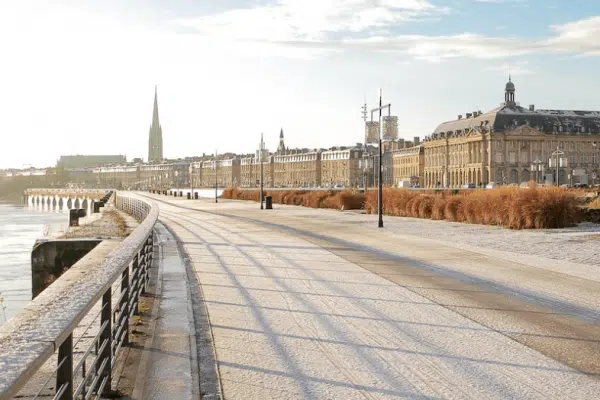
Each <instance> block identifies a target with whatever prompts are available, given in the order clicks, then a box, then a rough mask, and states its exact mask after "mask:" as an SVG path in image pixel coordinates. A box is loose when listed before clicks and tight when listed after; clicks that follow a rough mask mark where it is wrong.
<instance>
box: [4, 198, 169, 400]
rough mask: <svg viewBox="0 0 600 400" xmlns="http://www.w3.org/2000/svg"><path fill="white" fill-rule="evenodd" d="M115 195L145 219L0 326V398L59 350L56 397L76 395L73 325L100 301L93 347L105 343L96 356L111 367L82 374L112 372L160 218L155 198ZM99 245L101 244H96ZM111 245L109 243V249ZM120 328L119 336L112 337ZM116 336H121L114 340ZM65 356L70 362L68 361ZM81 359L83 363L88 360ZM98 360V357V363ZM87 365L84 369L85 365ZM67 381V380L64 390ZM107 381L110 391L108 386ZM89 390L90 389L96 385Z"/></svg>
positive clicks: (126, 209)
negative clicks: (94, 261)
mask: <svg viewBox="0 0 600 400" xmlns="http://www.w3.org/2000/svg"><path fill="white" fill-rule="evenodd" d="M114 196H115V197H116V198H115V204H116V207H117V208H118V209H120V210H122V211H124V212H126V213H128V214H130V215H132V216H134V217H136V218H137V219H138V220H140V221H141V222H140V225H139V226H138V227H137V228H136V229H135V230H134V231H133V232H132V233H131V234H130V235H129V236H128V237H126V238H125V239H124V240H123V241H122V242H121V243H120V244H119V245H118V246H117V247H116V248H114V249H112V251H110V253H108V255H107V256H106V257H105V258H104V260H103V261H102V262H100V264H99V265H94V266H93V268H90V265H89V262H88V263H87V265H85V262H83V263H82V261H85V259H86V258H87V257H84V259H82V260H80V262H78V263H76V264H75V265H74V266H72V267H71V268H70V269H69V270H68V271H66V272H65V273H64V274H63V275H61V277H60V278H59V279H57V280H56V281H55V282H54V283H53V284H52V285H50V286H49V287H48V288H47V289H46V290H44V291H43V292H42V293H41V294H40V295H39V296H37V297H36V298H35V299H34V300H32V301H31V302H30V303H29V304H28V305H27V306H26V307H25V310H24V311H22V312H21V313H19V314H18V315H16V316H15V317H14V318H12V319H11V320H10V321H9V322H8V323H7V324H5V325H3V326H2V327H0V371H2V373H0V399H10V398H12V397H13V396H15V395H17V394H18V392H19V390H20V389H22V388H23V387H24V386H25V385H26V383H27V382H28V380H29V379H30V378H32V377H33V376H34V374H35V373H36V371H38V369H39V368H40V367H41V366H42V365H43V364H44V363H45V362H46V361H47V360H49V359H50V357H52V356H53V355H54V354H55V353H56V352H57V351H58V359H59V360H60V363H59V365H58V367H57V369H56V371H55V373H56V387H55V390H56V391H57V396H56V398H63V399H72V398H73V392H74V382H73V330H74V329H75V328H77V326H78V325H79V324H80V322H81V321H82V320H83V318H84V317H85V316H86V315H87V314H88V313H89V312H90V310H91V309H92V308H93V307H94V306H95V305H96V304H97V303H99V302H100V301H102V310H101V315H102V317H101V320H100V326H105V324H107V325H108V329H105V328H102V331H101V332H100V334H99V335H98V336H97V338H96V341H95V343H92V344H91V345H90V347H91V346H94V345H95V346H97V347H101V349H102V350H101V351H100V352H99V353H98V354H96V359H99V363H100V364H102V365H104V366H106V365H108V371H103V370H96V371H87V376H84V379H85V380H87V378H88V377H89V376H90V375H92V374H95V377H96V378H100V379H94V380H95V381H96V382H98V381H99V382H104V383H106V381H107V379H106V378H107V377H110V369H111V366H112V365H114V360H113V358H116V357H117V355H118V349H120V347H121V345H122V344H123V343H127V340H128V334H124V335H123V334H121V333H120V332H122V331H123V330H126V331H129V327H130V323H129V319H130V317H131V315H133V314H135V313H137V309H138V299H139V296H140V294H141V293H143V292H144V291H145V287H146V283H147V281H148V273H147V272H148V268H150V266H151V263H152V253H153V243H154V235H153V232H154V225H155V223H156V221H157V219H158V206H157V205H156V203H154V202H149V201H147V200H144V199H141V198H139V197H135V196H132V195H129V194H126V193H123V192H119V193H117V194H116V195H114ZM101 246H102V243H101V244H100V245H98V247H97V248H96V249H98V248H101ZM108 248H109V247H108V245H107V246H106V247H105V251H106V252H108V250H106V249H108ZM96 249H95V250H93V251H92V253H93V252H95V251H96ZM100 251H101V250H100ZM92 253H90V254H92ZM78 266H80V267H78ZM84 267H85V268H84ZM130 277H131V279H130ZM115 283H120V291H121V292H122V295H121V296H120V297H118V302H117V306H116V307H115V308H114V309H113V307H112V301H111V291H112V286H113V284H115ZM111 322H112V324H111ZM113 324H114V327H113V326H112V325H113ZM113 328H114V329H113ZM116 332H119V335H120V337H114V336H115V333H116ZM114 340H116V341H117V342H116V343H115V344H113V341H114ZM117 348H118V349H117ZM114 349H117V350H114ZM86 356H87V353H86ZM65 357H66V358H67V362H65V361H64V359H65ZM111 361H112V362H111ZM83 362H84V365H85V360H84V361H83ZM97 363H98V362H97V361H96V360H94V364H97ZM77 364H78V365H79V363H77ZM83 369H84V374H86V372H85V369H86V368H85V367H84V368H83ZM90 369H91V368H90ZM103 369H104V367H103ZM76 372H77V371H76ZM108 381H110V379H109V380H108ZM65 384H66V385H68V388H66V389H65V388H64V385H65ZM108 386H109V387H108V388H106V390H108V389H110V385H108ZM102 388H103V385H100V386H98V387H97V388H96V390H102ZM87 390H88V391H87V393H90V391H93V390H94V388H93V387H92V388H87ZM84 391H85V390H84ZM59 392H60V393H59ZM78 393H79V392H78ZM59 394H60V396H58V395H59Z"/></svg>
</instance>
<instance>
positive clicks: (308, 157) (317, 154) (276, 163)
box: [273, 150, 321, 188]
mask: <svg viewBox="0 0 600 400" xmlns="http://www.w3.org/2000/svg"><path fill="white" fill-rule="evenodd" d="M273 174H274V175H273V176H274V181H273V186H274V187H289V188H301V187H319V186H321V151H320V150H317V151H298V150H293V151H291V152H288V153H287V154H280V155H276V156H275V157H274V160H273Z"/></svg>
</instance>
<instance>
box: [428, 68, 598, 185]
mask: <svg viewBox="0 0 600 400" xmlns="http://www.w3.org/2000/svg"><path fill="white" fill-rule="evenodd" d="M504 93H505V94H504V96H505V99H504V100H505V101H504V103H502V104H501V105H500V107H498V108H496V109H494V110H491V111H489V112H487V113H481V112H480V111H474V112H471V113H467V114H466V115H465V117H463V116H462V115H459V116H458V118H457V119H456V120H454V121H449V122H444V123H442V124H440V125H439V126H438V127H437V128H436V129H435V131H434V133H433V134H432V135H431V136H430V137H428V138H427V139H426V142H425V143H424V147H425V176H424V183H425V186H426V187H434V186H436V185H437V184H438V183H439V184H440V185H442V186H447V187H461V186H463V185H467V184H474V185H480V184H482V185H485V184H487V183H490V182H495V183H500V184H520V183H523V182H527V181H529V180H542V181H544V180H545V179H546V178H547V180H548V181H549V182H553V183H556V182H557V178H556V172H555V169H554V168H553V167H551V162H550V159H551V158H553V157H555V156H553V155H552V154H553V153H554V152H556V151H557V149H558V150H559V151H560V152H562V153H563V154H562V155H561V156H560V157H562V158H563V160H562V161H560V162H559V164H560V165H561V166H560V168H559V172H558V183H559V184H563V183H569V182H568V181H567V180H568V179H567V178H568V177H569V176H572V177H574V179H576V180H577V181H579V182H582V183H588V182H589V183H591V181H592V179H593V176H594V174H597V173H598V166H599V165H598V160H599V155H598V151H599V146H598V141H599V139H600V112H598V111H572V110H537V109H536V108H535V106H534V105H530V106H529V107H528V108H524V107H521V106H520V105H519V104H518V103H517V102H516V101H515V85H514V83H513V82H512V80H511V79H510V78H509V81H508V83H507V84H506V86H505V90H504ZM552 165H555V163H554V164H552ZM536 166H539V167H536ZM532 167H533V168H534V169H535V170H534V171H532ZM539 169H541V171H539Z"/></svg>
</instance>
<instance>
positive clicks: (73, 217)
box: [69, 208, 87, 226]
mask: <svg viewBox="0 0 600 400" xmlns="http://www.w3.org/2000/svg"><path fill="white" fill-rule="evenodd" d="M86 215H87V213H86V212H85V210H84V209H83V208H79V209H73V210H69V226H79V218H83V217H85V216H86Z"/></svg>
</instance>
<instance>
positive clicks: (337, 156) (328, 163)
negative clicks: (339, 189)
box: [321, 147, 363, 187]
mask: <svg viewBox="0 0 600 400" xmlns="http://www.w3.org/2000/svg"><path fill="white" fill-rule="evenodd" d="M362 155H363V150H362V149H361V148H359V147H354V148H339V149H336V148H334V149H332V150H328V151H324V152H322V153H321V184H322V185H323V186H329V187H332V186H343V187H357V186H360V185H362V182H363V172H362V169H361V159H362Z"/></svg>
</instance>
